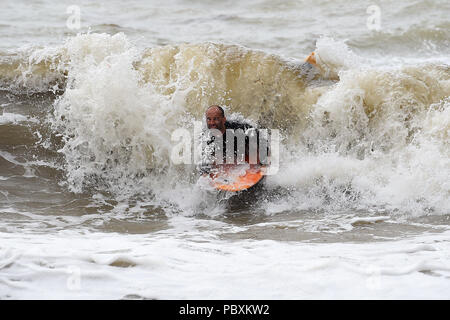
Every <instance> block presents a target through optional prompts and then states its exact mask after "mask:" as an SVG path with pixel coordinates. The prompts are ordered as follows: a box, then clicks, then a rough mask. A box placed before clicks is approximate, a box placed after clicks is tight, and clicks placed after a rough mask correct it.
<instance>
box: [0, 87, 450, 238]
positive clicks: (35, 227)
mask: <svg viewBox="0 0 450 320" xmlns="http://www.w3.org/2000/svg"><path fill="white" fill-rule="evenodd" d="M0 98H1V101H0V102H1V105H2V111H3V114H7V113H8V114H19V115H22V116H25V117H26V118H27V119H28V121H20V122H16V123H9V124H3V125H0V133H1V134H0V146H1V149H0V177H1V194H0V195H1V197H0V206H1V211H2V216H1V218H2V225H1V229H2V231H5V232H22V231H26V232H31V233H48V232H58V231H61V230H66V229H67V230H73V229H75V230H76V229H78V228H81V229H83V230H84V229H86V230H90V231H92V232H97V231H100V232H118V233H123V234H151V233H153V232H158V231H161V230H168V229H170V228H172V227H171V225H170V219H171V218H172V217H174V216H179V215H181V216H186V217H191V218H193V219H199V220H204V221H205V222H207V221H211V222H213V221H218V222H222V223H225V224H227V225H229V226H235V227H237V228H238V231H233V232H229V230H228V229H226V230H222V231H220V232H219V234H220V238H221V239H224V240H226V239H228V240H248V239H251V240H277V241H306V242H319V243H320V242H367V241H369V242H370V241H385V240H393V239H401V238H406V237H410V236H414V235H420V234H424V233H430V232H431V233H435V232H442V231H446V230H448V226H449V219H450V216H449V215H441V214H439V215H434V214H432V212H430V214H425V215H424V214H420V215H419V216H414V214H413V213H412V214H411V213H410V214H404V213H401V212H396V211H390V210H388V209H383V208H373V209H371V208H364V209H358V208H357V207H358V202H357V200H355V201H352V197H355V195H354V194H352V193H350V192H348V191H347V192H345V191H343V192H342V199H343V200H345V202H344V203H346V204H347V205H348V206H351V205H352V204H354V205H355V206H354V207H353V208H346V207H345V206H342V205H341V206H339V205H336V203H334V201H335V200H336V199H334V200H333V199H327V196H329V195H327V194H326V193H324V194H323V198H322V199H321V200H322V201H323V202H322V205H321V206H320V207H316V208H311V209H307V208H306V209H305V208H303V209H302V208H297V202H296V201H295V197H296V196H298V192H297V190H295V187H294V186H293V187H291V188H282V187H275V188H274V187H270V186H268V185H266V183H265V182H266V181H263V182H262V183H261V184H259V185H257V186H256V187H254V188H252V189H250V190H248V191H244V192H240V193H226V192H217V193H214V192H213V193H212V194H211V195H209V197H208V198H205V199H202V201H201V203H195V202H194V203H192V204H191V207H192V208H191V209H192V210H190V211H189V212H183V209H181V208H179V207H177V205H176V203H173V204H171V203H166V202H161V201H158V199H155V197H154V196H153V195H152V192H151V190H149V192H148V194H147V197H146V196H145V195H144V196H143V195H142V194H140V195H139V194H138V195H134V196H131V197H130V198H125V199H124V198H120V199H117V198H116V196H115V195H114V194H111V193H109V192H108V191H107V190H104V189H102V188H101V184H99V185H97V186H98V187H99V188H96V185H95V183H94V185H93V186H91V187H90V188H88V189H86V190H85V192H83V193H74V192H71V191H70V190H69V189H68V186H67V183H66V181H65V179H66V177H65V172H64V170H65V167H64V156H63V154H61V153H60V152H58V148H60V147H62V145H63V143H62V142H61V139H60V137H58V135H57V133H55V132H53V131H52V130H51V128H50V127H49V123H48V122H47V120H46V119H47V117H48V114H49V112H51V110H52V108H53V107H52V106H53V103H54V101H55V99H57V95H55V94H53V93H43V94H41V93H38V94H31V95H29V94H13V93H10V92H6V91H3V92H2V93H1V95H0ZM206 226H208V224H205V227H206ZM215 227H216V224H214V223H211V224H210V225H209V226H208V227H206V228H211V229H210V230H209V231H214V230H215ZM219 229H221V228H219Z"/></svg>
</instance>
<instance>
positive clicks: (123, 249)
mask: <svg viewBox="0 0 450 320" xmlns="http://www.w3.org/2000/svg"><path fill="white" fill-rule="evenodd" d="M71 5H73V1H59V2H56V3H55V2H53V1H49V0H44V1H37V0H36V1H34V0H33V1H14V2H7V3H5V4H2V10H0V39H1V42H0V43H1V44H0V58H1V59H0V61H3V60H2V59H9V58H10V57H11V56H15V55H16V54H19V55H20V54H21V53H22V52H24V51H27V50H29V49H30V48H31V51H33V49H34V48H47V47H52V46H60V45H62V44H63V43H64V42H65V41H66V39H67V38H68V37H72V36H75V35H76V34H77V33H79V32H80V33H86V32H91V33H108V34H116V33H117V32H123V33H124V34H125V35H126V36H127V37H128V38H129V39H131V41H132V42H133V44H134V45H136V46H137V47H139V48H149V47H160V46H165V45H176V44H180V43H184V42H187V43H202V42H207V41H215V42H218V43H233V44H239V45H242V46H245V47H247V48H250V49H255V50H262V51H263V52H265V53H269V54H276V55H280V56H282V57H284V58H287V59H294V60H298V59H300V60H302V59H304V57H305V56H306V55H307V54H309V53H310V52H311V51H313V50H314V49H315V43H316V41H317V39H318V38H320V37H321V36H323V35H324V36H329V37H331V38H333V39H335V40H336V41H342V42H345V43H346V44H347V45H348V46H349V47H350V48H351V50H352V51H353V52H355V53H356V54H357V55H358V56H361V57H363V58H367V59H368V60H369V62H368V65H376V66H379V65H382V66H385V65H390V66H400V65H403V64H404V63H405V64H406V63H410V64H411V63H422V62H425V61H439V62H441V63H442V62H446V63H447V64H448V57H449V56H450V51H449V50H450V49H449V48H450V45H449V39H450V34H449V32H450V28H449V22H448V13H449V12H450V8H449V3H448V1H444V0H442V1H380V2H379V3H378V4H377V5H378V7H379V9H380V18H381V20H380V28H381V29H380V30H378V31H374V30H371V29H370V28H369V27H368V26H367V23H368V22H367V19H368V17H369V16H370V15H371V13H368V12H367V9H368V8H369V6H371V5H373V2H372V1H358V2H348V1H343V0H342V1H331V2H330V1H312V2H307V1H264V0H260V1H244V2H242V1H226V2H221V3H218V2H215V1H199V2H195V3H191V2H187V1H175V0H174V1H129V2H127V3H126V6H127V8H126V10H124V8H123V6H124V3H123V2H122V1H104V2H102V1H96V2H92V1H87V0H86V1H79V2H77V5H79V7H80V9H81V28H80V29H76V30H73V29H69V28H68V27H67V25H66V23H67V19H68V17H69V16H70V13H67V9H68V7H69V6H71ZM2 80H3V79H2ZM2 83H3V82H2ZM9 89H10V88H8V85H6V86H5V88H3V90H2V91H0V116H2V115H3V116H4V115H5V114H7V115H11V116H10V118H12V120H11V121H10V120H8V121H5V122H4V123H3V122H1V121H0V232H1V235H0V271H2V275H1V276H0V298H1V299H3V298H12V299H21V298H42V297H43V298H58V297H62V298H70V299H77V298H94V299H95V298H104V297H107V298H114V299H117V298H119V299H120V298H125V299H126V298H130V297H137V298H150V299H152V298H158V299H165V298H182V299H185V298H233V297H236V298H241V297H242V298H247V299H248V298H250V299H251V298H258V297H262V298H275V299H276V298H278V297H281V298H288V299H289V298H311V297H312V298H315V297H319V298H320V297H325V298H330V297H331V298H341V297H342V298H347V297H350V298H355V297H356V298H367V297H374V298H383V297H387V298H402V297H412V298H417V297H419V298H420V297H421V294H422V292H424V294H425V298H427V297H438V298H439V297H441V298H444V299H445V298H448V297H449V296H450V295H449V291H448V288H450V286H448V279H449V275H448V272H449V270H448V267H446V265H448V261H449V260H450V258H449V257H448V254H447V253H446V252H448V250H447V248H448V239H446V237H447V235H448V231H449V226H450V212H449V213H445V212H444V213H442V212H439V214H435V212H434V211H433V208H430V209H429V210H428V211H426V210H425V211H424V210H423V207H420V206H418V208H419V209H418V210H417V211H414V210H412V209H411V208H408V211H407V212H406V213H405V212H403V211H402V210H401V208H400V209H398V208H395V209H391V208H389V207H383V206H382V205H381V206H375V207H370V206H366V205H365V204H361V203H359V202H358V200H359V199H358V194H357V193H353V192H352V191H351V190H342V192H337V193H336V192H333V193H328V192H327V190H324V192H323V193H319V194H315V196H317V197H318V198H317V199H316V200H317V201H318V202H317V203H319V205H315V206H314V205H311V206H309V207H308V206H303V204H305V203H308V201H310V199H309V198H308V194H307V193H306V194H305V193H304V192H303V190H299V189H297V188H296V187H295V186H291V187H278V186H275V187H274V186H273V185H272V184H270V183H269V184H268V185H262V186H259V187H258V188H256V189H254V190H251V191H249V192H244V193H240V194H238V195H232V196H231V195H223V194H210V195H209V196H208V197H207V198H202V199H201V201H200V202H197V201H193V200H192V199H190V198H189V196H187V198H186V199H185V198H183V197H186V194H187V195H189V194H190V193H186V194H183V192H180V193H179V194H178V195H177V194H176V192H174V196H173V197H175V198H174V199H173V201H172V202H171V201H168V200H167V197H166V198H164V200H161V199H160V198H158V197H157V196H155V195H154V194H153V193H152V190H148V193H142V192H139V193H138V194H136V195H131V196H130V197H127V196H123V197H120V196H119V197H118V196H117V194H114V193H111V192H108V190H107V189H105V188H103V187H102V181H98V185H97V187H96V184H95V181H94V183H91V184H90V186H89V187H88V188H86V189H85V190H84V191H83V192H79V193H77V192H72V191H71V190H70V188H69V187H70V186H69V185H68V182H67V171H66V169H65V168H66V167H65V164H66V163H65V158H64V153H63V152H58V150H59V149H60V148H62V147H63V146H64V142H63V141H62V136H60V135H58V133H57V132H55V131H54V130H52V128H51V125H50V123H49V121H47V120H48V117H49V116H50V115H51V114H52V113H53V112H54V104H55V100H56V99H58V98H59V97H61V95H62V94H63V92H56V93H54V92H33V90H28V89H30V88H26V87H25V88H23V87H22V88H20V89H19V90H9ZM14 117H15V118H14ZM1 119H3V118H1ZM14 119H15V120H14ZM444 174H445V173H444ZM91 182H92V181H91ZM132 183H133V181H131V182H130V184H132ZM181 191H183V190H181ZM428 194H429V193H428ZM336 195H339V198H337V196H336ZM169 198H170V197H169ZM449 199H450V198H449ZM425 200H426V199H425ZM449 201H450V200H449ZM419 202H420V201H419ZM317 203H316V204H317ZM181 204H184V205H181ZM105 239H106V240H105ZM115 241H116V242H115ZM121 243H123V245H122V244H121ZM347 244H348V245H349V246H350V247H349V248H350V249H349V251H350V252H351V253H347V252H346V251H345V250H346V248H347V247H346V246H345V245H347ZM385 244H386V245H385ZM315 245H317V246H315ZM329 245H330V246H329ZM384 245H385V246H384ZM259 246H261V247H264V246H266V247H264V248H263V250H262V252H263V253H258V254H259V255H257V257H262V258H261V260H262V261H264V262H265V263H267V261H271V259H274V260H276V261H277V262H278V263H281V267H280V269H276V267H275V266H274V265H271V266H272V267H273V269H274V270H276V271H277V274H271V273H270V272H269V271H270V270H268V269H262V271H259V270H260V269H258V267H259V266H261V265H262V264H263V263H261V261H260V260H258V259H256V258H255V257H254V254H255V252H256V251H257V249H258V248H259ZM310 248H313V249H311V250H317V252H316V253H315V254H314V255H308V254H309V253H308V252H309V251H308V250H309V249H310ZM329 248H331V249H329ZM335 248H336V249H335ZM374 248H375V249H374ZM394 248H395V250H399V251H398V252H400V253H397V254H398V255H399V258H397V257H395V258H396V259H392V260H391V255H390V254H391V252H389V250H387V249H391V250H394ZM241 249H242V250H243V251H242V252H241V251H239V250H241ZM247 249H248V250H247ZM246 250H247V251H246ZM283 250H285V251H283ZM296 250H298V251H296ZM340 250H342V251H340ZM374 250H375V251H376V250H378V251H379V252H388V253H386V255H385V256H383V255H381V254H380V255H378V251H376V254H373V255H371V256H365V252H366V251H367V252H368V254H369V253H373V251H374ZM401 250H403V251H401ZM278 251H280V252H282V253H280V256H277V253H278ZM284 252H286V253H284ZM291 252H292V254H291ZM306 253H308V254H306ZM203 254H204V255H203ZM303 254H305V256H307V257H308V259H310V260H301V258H300V257H302V256H303ZM266 255H267V256H266ZM333 255H334V256H333ZM330 256H333V257H334V258H335V259H336V260H339V261H340V260H345V261H347V262H348V263H349V264H350V265H351V266H352V268H353V269H352V268H349V269H352V272H351V276H352V277H349V278H346V273H345V272H344V271H342V269H341V268H340V265H339V263H334V262H333V261H332V262H329V261H328V260H324V259H325V258H324V257H330ZM104 257H107V258H108V259H106V258H105V259H103V258H104ZM227 257H230V259H229V260H226V258H227ZM277 257H280V258H283V259H280V260H277ZM247 258H248V260H247ZM254 258H255V260H252V259H254ZM369 258H370V259H369ZM146 259H148V260H146ZM222 259H223V260H222ZM233 259H236V261H235V260H233ZM377 259H379V260H377ZM214 261H217V263H216V262H214ZM312 261H319V262H320V263H319V262H318V266H316V265H308V262H311V263H312ZM367 261H370V262H367ZM391 261H392V263H391ZM404 261H407V263H406V264H407V267H410V266H411V268H410V269H408V268H406V269H407V270H406V271H405V266H404V265H403V264H404V263H405V262H404ZM226 262H230V263H229V264H227V263H226ZM322 262H323V264H321V263H322ZM366 262H367V263H370V264H371V265H374V266H376V267H379V268H380V270H381V271H379V273H380V274H381V275H382V276H383V277H384V278H383V281H385V282H383V281H382V282H381V285H380V286H379V287H377V286H375V289H373V286H372V287H371V286H364V282H365V281H366V280H367V279H369V280H371V279H372V278H371V277H372V276H373V274H372V273H371V271H370V270H369V271H367V269H365V268H362V267H361V269H358V267H360V266H361V265H364V264H365V263H366ZM221 263H224V265H226V266H227V267H228V269H226V270H222V269H221V268H220V266H221ZM289 263H292V265H296V266H297V265H307V266H309V267H310V268H309V269H308V268H306V269H295V268H292V266H291V265H289ZM239 265H241V266H242V268H239ZM68 266H69V267H73V266H75V267H79V268H81V270H82V271H83V272H85V273H86V276H84V278H82V279H84V280H83V281H84V282H83V283H84V284H83V286H84V287H83V290H81V291H80V290H78V291H77V290H75V291H74V290H72V289H71V288H72V287H71V286H69V285H68V282H67V279H68V277H69V279H70V273H69V274H67V272H66V269H67V267H68ZM233 267H234V268H236V269H233ZM177 268H179V269H177ZM203 268H205V269H203ZM253 268H255V270H257V273H256V274H257V276H258V277H257V278H256V277H255V279H253V278H252V275H251V274H249V273H248V272H249V271H248V270H253ZM316 268H317V269H319V270H320V268H322V269H323V270H325V271H324V274H319V275H317V274H316V270H317V269H316ZM344 269H345V268H344ZM205 270H206V271H205ZM215 270H218V271H217V273H219V274H217V273H214V271H215ZM229 270H235V273H234V274H233V275H234V277H230V278H224V279H225V280H223V279H222V278H221V276H222V274H223V273H226V272H230V271H229ZM355 270H356V271H355ZM376 270H378V269H376ZM278 271H280V272H278ZM208 272H209V273H211V274H213V275H215V276H216V277H211V278H208V277H207V276H204V275H205V274H208ZM283 274H284V275H285V276H286V278H283V281H279V279H278V277H280V275H283ZM302 274H303V275H304V276H305V277H309V276H311V275H313V276H314V277H316V278H314V279H315V282H314V283H309V282H308V281H305V279H303V278H298V277H299V275H302ZM328 274H333V275H335V276H336V278H333V279H329V278H328ZM49 275H50V276H49ZM119 275H120V276H119ZM361 275H362V276H361ZM263 276H264V277H265V279H266V282H267V283H268V284H269V287H264V286H261V284H260V282H259V279H260V278H261V277H263ZM396 276H398V277H396ZM121 277H122V278H121ZM350 278H351V279H356V280H355V283H362V284H363V285H362V287H363V289H361V288H359V287H356V288H357V289H360V290H361V292H362V293H361V295H360V296H355V295H354V293H352V292H351V290H352V289H353V288H354V287H353V284H351V283H350V282H351V281H349V279H350ZM187 279H188V280H187ZM189 279H192V283H191V282H189ZM236 279H237V280H236ZM335 279H338V280H337V281H335ZM242 282H243V283H245V284H246V288H242V287H240V289H241V290H243V292H244V293H243V294H242V296H236V295H235V294H236V288H237V287H238V285H241V283H242ZM335 282H337V283H338V284H337V285H335ZM142 283H144V284H142ZM228 283H230V284H234V285H235V286H236V287H228V286H227V284H228ZM291 283H293V284H294V285H292V284H291ZM408 283H410V285H411V283H421V284H423V286H422V287H420V286H417V287H411V286H410V287H408ZM270 285H272V287H270ZM295 285H297V287H296V286H295ZM402 285H403V286H402ZM50 286H52V288H53V289H54V290H53V291H52V290H43V289H42V288H46V287H50ZM219 286H220V287H222V288H223V289H222V291H221V292H220V294H218V292H217V290H216V287H219ZM143 287H145V288H143ZM98 288H105V290H104V291H102V290H99V289H98ZM305 288H306V289H305ZM317 288H319V289H320V288H322V289H323V288H332V289H330V290H328V291H327V290H319V289H317ZM380 288H381V289H380ZM398 288H405V289H398ZM146 289H147V291H146ZM252 289H254V290H252ZM301 289H305V291H304V292H303V291H301ZM333 290H334V291H333ZM402 290H403V291H402ZM50 291H52V292H50ZM330 291H332V292H334V293H331V294H330V293H329V292H330ZM356 291H358V290H355V292H356ZM260 292H266V293H267V294H266V295H261V293H260ZM283 292H284V295H283V294H280V293H283ZM298 292H301V294H299V293H298ZM323 292H328V294H323ZM358 292H359V291H358ZM269 293H270V294H269Z"/></svg>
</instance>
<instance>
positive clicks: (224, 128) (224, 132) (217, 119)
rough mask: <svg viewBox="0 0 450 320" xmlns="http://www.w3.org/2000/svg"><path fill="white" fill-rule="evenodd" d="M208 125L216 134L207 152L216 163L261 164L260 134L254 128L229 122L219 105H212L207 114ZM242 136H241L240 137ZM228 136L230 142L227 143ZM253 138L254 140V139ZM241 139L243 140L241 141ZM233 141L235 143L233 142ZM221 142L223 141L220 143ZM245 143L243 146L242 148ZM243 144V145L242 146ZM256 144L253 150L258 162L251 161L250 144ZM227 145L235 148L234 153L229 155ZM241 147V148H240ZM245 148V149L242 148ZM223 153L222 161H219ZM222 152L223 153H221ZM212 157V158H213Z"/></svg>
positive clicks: (211, 138)
mask: <svg viewBox="0 0 450 320" xmlns="http://www.w3.org/2000/svg"><path fill="white" fill-rule="evenodd" d="M205 118H206V125H207V127H208V129H209V130H210V131H211V130H214V129H215V130H214V131H215V132H214V133H215V134H211V135H210V137H208V139H207V141H206V145H207V149H208V150H207V152H208V153H209V156H211V157H212V158H213V161H214V163H215V164H216V165H217V164H225V165H234V164H237V163H238V162H240V163H244V162H245V163H250V164H252V165H255V164H258V165H259V164H261V161H260V159H259V152H258V151H259V150H258V149H259V132H258V130H256V129H255V128H254V127H253V126H251V125H250V124H248V123H245V122H238V121H228V120H227V119H226V117H225V112H224V110H223V108H222V107H221V106H219V105H211V106H209V107H208V109H206V112H205ZM240 135H241V136H240ZM227 136H228V140H230V141H227ZM252 137H253V139H252ZM240 138H241V140H240ZM231 139H233V140H234V141H231ZM220 140H222V141H221V142H222V143H220ZM242 142H243V144H244V145H243V146H242ZM240 143H241V144H240ZM251 143H256V148H253V149H252V150H254V152H255V156H256V159H255V160H256V161H255V160H253V163H252V162H251V161H250V160H251V159H250V155H249V153H250V150H251V148H250V144H251ZM227 145H228V146H233V148H234V150H233V153H231V152H229V154H227ZM240 147H241V148H240ZM242 147H243V148H242ZM242 149H243V150H242ZM216 151H219V153H222V157H223V158H222V159H223V160H222V161H220V160H219V158H218V157H220V154H216ZM220 151H221V152H220ZM211 157H210V158H211Z"/></svg>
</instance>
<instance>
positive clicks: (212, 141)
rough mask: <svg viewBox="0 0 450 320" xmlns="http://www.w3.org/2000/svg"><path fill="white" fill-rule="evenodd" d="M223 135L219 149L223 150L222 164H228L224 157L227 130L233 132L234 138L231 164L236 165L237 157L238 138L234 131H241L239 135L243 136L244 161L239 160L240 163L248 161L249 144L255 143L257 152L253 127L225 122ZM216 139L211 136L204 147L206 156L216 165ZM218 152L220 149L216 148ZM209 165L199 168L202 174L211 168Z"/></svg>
mask: <svg viewBox="0 0 450 320" xmlns="http://www.w3.org/2000/svg"><path fill="white" fill-rule="evenodd" d="M225 129H226V130H225V133H224V134H223V135H222V146H221V149H222V150H223V151H222V152H223V162H222V163H229V161H227V158H226V155H227V152H226V148H227V143H226V142H227V130H234V133H235V136H234V161H233V163H237V157H238V142H239V141H238V138H237V136H236V134H239V133H238V132H237V131H236V130H239V129H240V130H242V132H241V133H243V134H245V159H241V161H246V162H248V161H249V150H250V145H249V144H250V142H252V141H255V142H256V143H257V147H256V148H257V149H256V150H259V131H258V130H257V129H255V128H254V127H253V126H251V125H250V124H248V123H242V122H237V121H226V122H225ZM249 129H254V130H249ZM254 135H256V137H254ZM251 137H253V139H251ZM215 143H216V137H215V136H214V135H213V136H211V137H210V138H209V139H208V140H207V141H206V145H207V146H208V147H209V149H208V151H206V152H207V153H208V156H209V157H210V159H214V162H216V163H217V159H216V157H215V148H216V145H215ZM217 148H218V150H219V149H220V146H217ZM210 165H211V164H205V163H204V164H202V166H201V171H202V172H207V171H209V169H210V168H211V166H210Z"/></svg>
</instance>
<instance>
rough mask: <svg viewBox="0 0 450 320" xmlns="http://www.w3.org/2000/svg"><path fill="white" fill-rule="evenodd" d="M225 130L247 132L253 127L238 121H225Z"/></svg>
mask: <svg viewBox="0 0 450 320" xmlns="http://www.w3.org/2000/svg"><path fill="white" fill-rule="evenodd" d="M225 128H226V129H233V130H236V129H242V130H244V131H245V130H247V129H250V128H253V126H252V125H251V124H249V123H246V122H239V121H226V122H225Z"/></svg>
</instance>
